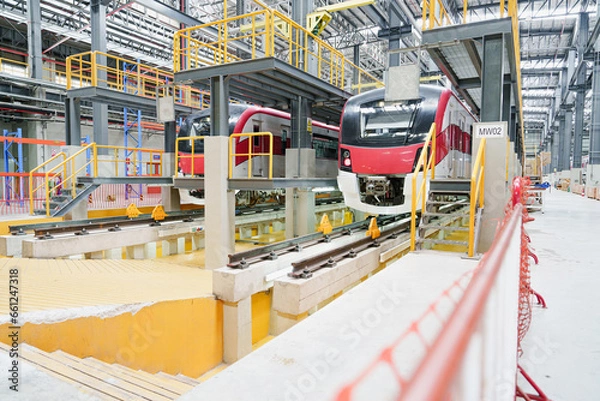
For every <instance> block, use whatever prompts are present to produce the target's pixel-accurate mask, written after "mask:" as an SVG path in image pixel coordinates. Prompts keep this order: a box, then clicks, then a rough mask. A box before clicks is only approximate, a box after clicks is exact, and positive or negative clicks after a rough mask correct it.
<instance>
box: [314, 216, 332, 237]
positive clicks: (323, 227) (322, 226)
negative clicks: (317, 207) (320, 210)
mask: <svg viewBox="0 0 600 401" xmlns="http://www.w3.org/2000/svg"><path fill="white" fill-rule="evenodd" d="M317 231H318V232H320V233H323V234H325V235H327V234H331V232H332V231H333V226H332V225H331V222H329V217H327V215H326V214H323V217H321V222H320V223H319V227H318V228H317Z"/></svg>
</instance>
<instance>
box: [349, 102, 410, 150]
mask: <svg viewBox="0 0 600 401" xmlns="http://www.w3.org/2000/svg"><path fill="white" fill-rule="evenodd" d="M420 103H421V101H420V100H415V101H411V102H407V103H396V104H389V105H386V104H385V103H384V102H370V103H366V104H364V105H362V106H361V108H360V128H361V129H360V137H361V138H362V139H366V140H368V139H375V140H377V139H384V138H394V139H395V140H396V141H397V142H396V143H406V141H407V139H408V137H409V135H410V134H411V132H412V130H413V128H414V122H415V117H416V115H417V114H418V112H419V104H420Z"/></svg>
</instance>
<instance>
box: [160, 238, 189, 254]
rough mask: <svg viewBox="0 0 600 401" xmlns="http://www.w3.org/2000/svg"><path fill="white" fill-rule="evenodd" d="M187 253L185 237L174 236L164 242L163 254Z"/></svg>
mask: <svg viewBox="0 0 600 401" xmlns="http://www.w3.org/2000/svg"><path fill="white" fill-rule="evenodd" d="M182 253H185V238H184V237H181V238H173V239H168V240H165V241H163V242H162V256H170V255H180V254H182Z"/></svg>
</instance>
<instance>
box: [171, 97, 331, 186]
mask: <svg viewBox="0 0 600 401" xmlns="http://www.w3.org/2000/svg"><path fill="white" fill-rule="evenodd" d="M247 132H271V133H272V134H273V177H285V151H286V149H288V148H290V145H291V118H290V115H289V114H288V113H284V112H282V111H279V110H275V109H271V108H267V107H257V106H251V105H246V104H230V105H229V134H230V135H231V134H234V133H236V134H237V133H247ZM209 135H210V110H202V111H200V112H198V113H194V114H191V115H190V116H188V118H186V120H185V121H184V122H183V124H182V125H181V128H180V130H179V134H178V137H180V138H182V137H195V136H209ZM338 135H339V128H338V127H336V126H332V125H327V124H324V123H321V122H318V121H313V122H312V147H313V149H315V152H316V158H317V162H316V171H315V176H316V177H328V178H333V177H335V176H336V175H337V151H338V144H337V141H338ZM191 141H192V140H189V141H180V144H179V149H178V152H179V155H180V158H179V171H180V173H182V174H183V175H200V176H201V175H204V141H202V140H195V141H194V157H193V158H194V171H193V172H192V157H190V153H191V152H192V147H191ZM234 146H235V151H236V153H244V152H247V151H248V147H250V146H252V150H253V152H256V153H263V152H268V151H269V149H268V148H269V144H268V139H267V137H266V136H264V137H254V138H253V139H248V138H247V137H246V138H244V137H242V138H237V139H236V140H235V142H234ZM268 162H269V161H268V157H267V156H256V157H254V158H253V159H252V176H253V177H267V176H268V175H267V173H268ZM247 176H248V158H247V157H245V156H238V157H236V159H235V166H234V177H241V178H244V177H247Z"/></svg>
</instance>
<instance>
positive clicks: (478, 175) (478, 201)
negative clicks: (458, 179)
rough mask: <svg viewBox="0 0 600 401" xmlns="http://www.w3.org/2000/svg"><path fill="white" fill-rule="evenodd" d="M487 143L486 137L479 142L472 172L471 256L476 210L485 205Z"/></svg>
mask: <svg viewBox="0 0 600 401" xmlns="http://www.w3.org/2000/svg"><path fill="white" fill-rule="evenodd" d="M485 143H486V139H485V138H483V139H481V142H479V150H478V151H477V157H476V158H475V162H474V163H473V170H472V172H471V195H470V197H471V201H470V202H471V203H470V214H469V251H468V255H469V257H470V258H472V257H473V255H474V254H475V210H476V207H477V205H479V208H482V207H483V205H484V193H485V191H484V184H485Z"/></svg>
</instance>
